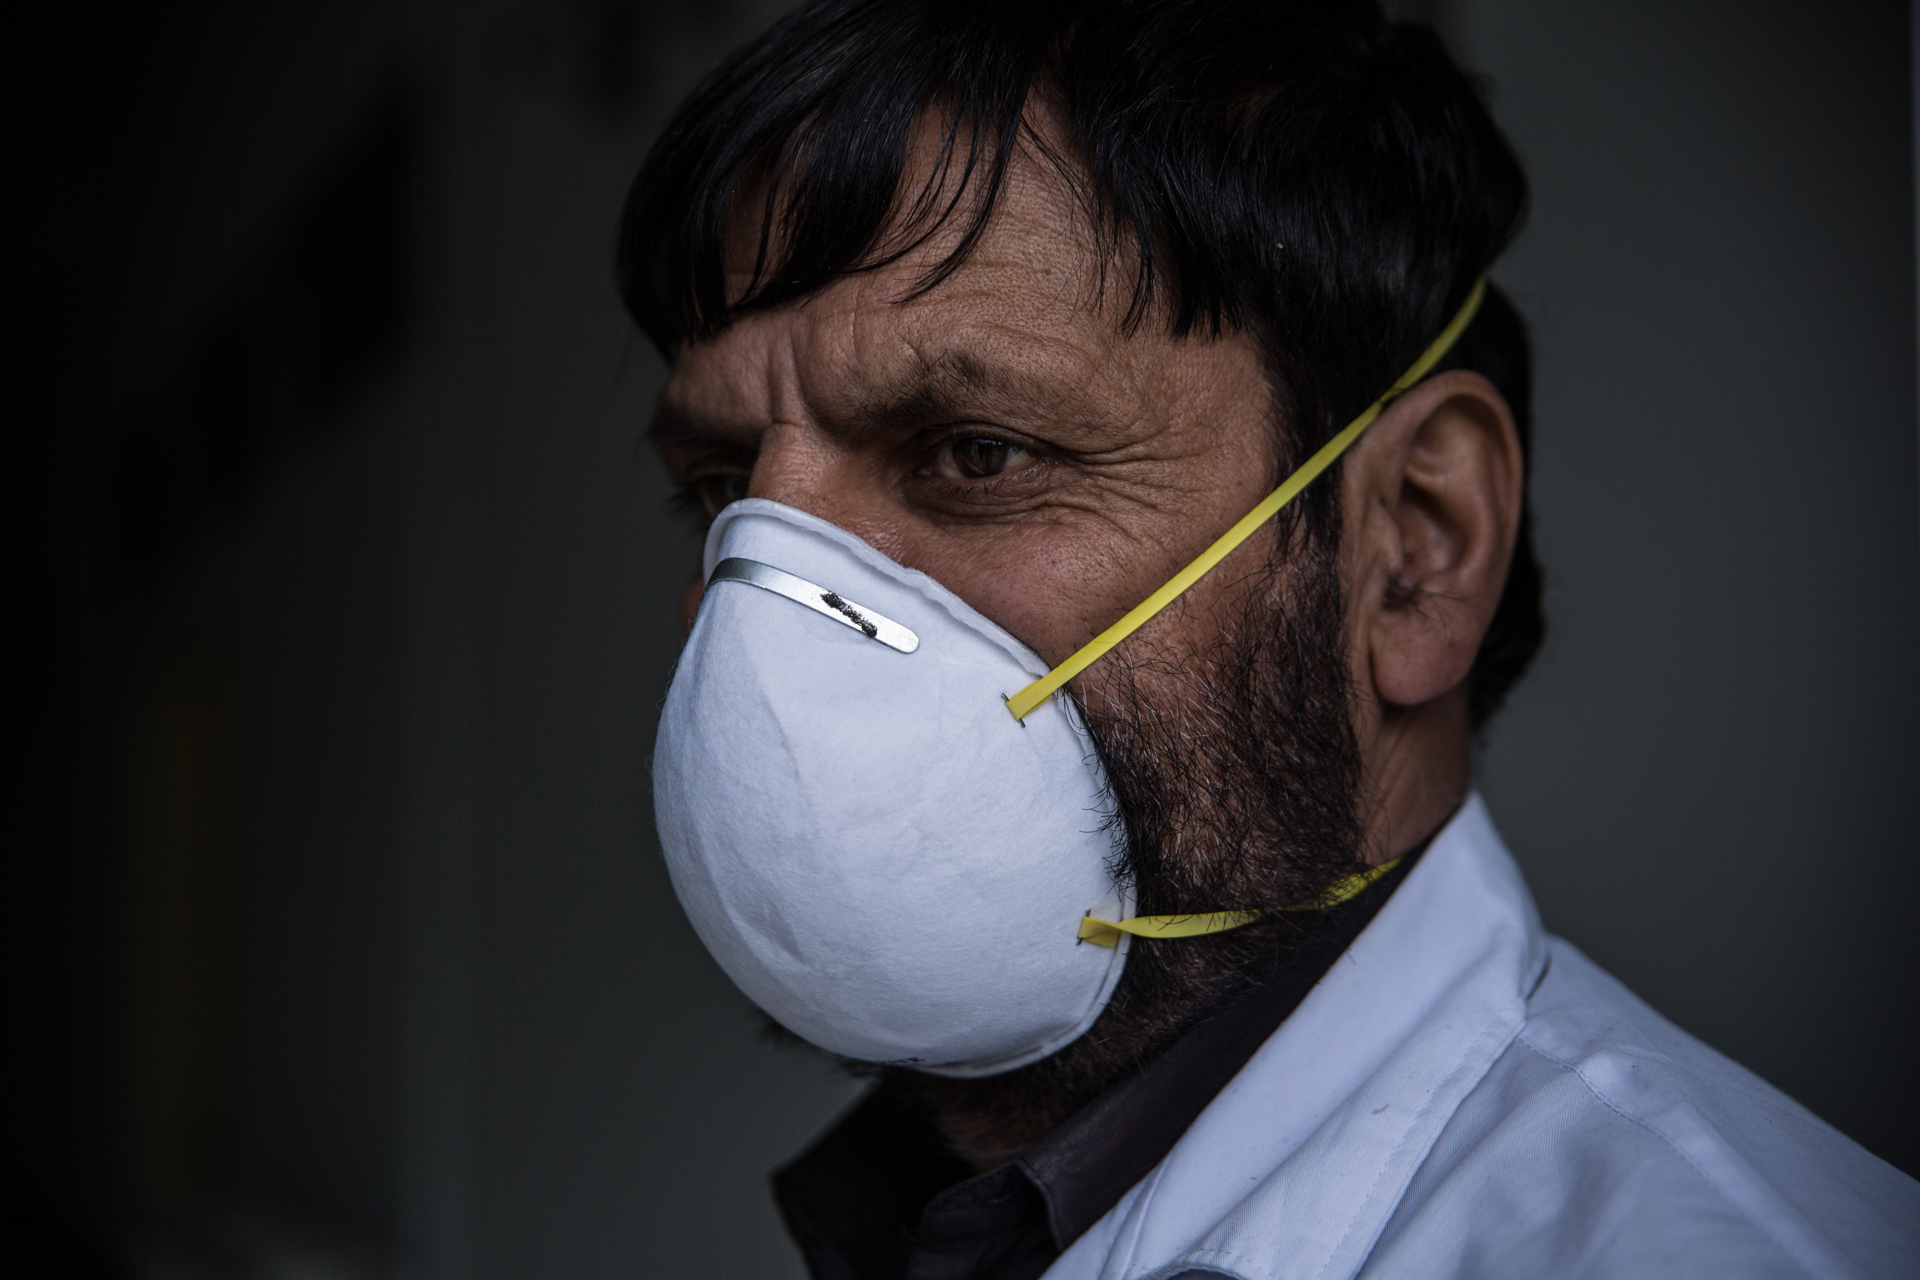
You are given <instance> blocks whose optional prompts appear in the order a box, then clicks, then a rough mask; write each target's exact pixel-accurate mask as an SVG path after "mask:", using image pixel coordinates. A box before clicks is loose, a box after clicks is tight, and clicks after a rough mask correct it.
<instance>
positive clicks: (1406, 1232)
mask: <svg viewBox="0 0 1920 1280" xmlns="http://www.w3.org/2000/svg"><path fill="white" fill-rule="evenodd" d="M1524 203H1525V188H1524V178H1523V176H1522V174H1521V171H1520V168H1519V165H1518V163H1517V161H1516V160H1515V158H1514V156H1513V155H1512V153H1511V151H1510V149H1509V148H1508V147H1507V145H1506V144H1505V142H1504V140H1503V139H1502V138H1501V137H1500V135H1499V133H1498V131H1497V130H1496V129H1495V127H1494V126H1493V124H1492V122H1491V120H1490V119H1489V117H1488V116H1487V113H1486V111H1485V109H1484V107H1483V106H1482V105H1481V103H1480V102H1479V101H1478V99H1477V98H1476V96H1475V94H1474V92H1473V90H1472V87H1471V86H1470V84H1469V83H1468V82H1467V81H1466V80H1465V78H1464V77H1463V76H1462V75H1461V74H1460V72H1459V71H1458V70H1457V69H1456V68H1455V67H1454V66H1453V65H1452V64H1451V62H1450V61H1449V60H1448V58H1447V56H1446V55H1445V53H1444V52H1443V50H1442V49H1441V48H1440V46H1439V45H1438V43H1437V42H1436V41H1435V40H1434V38H1433V37H1432V36H1431V34H1430V33H1427V32H1425V31H1424V30H1422V29H1420V28H1418V27H1412V26H1405V25H1390V24H1388V23H1387V22H1386V21H1385V19H1384V18H1383V17H1382V15H1381V14H1380V12H1379V11H1378V9H1377V8H1376V7H1375V6H1374V5H1372V4H1361V3H1333V2H1320V3H1305V2H1302V3H1281V2H1277V0H1276V2H1269V3H1237V2H1234V0H1211V2H1207V3H1180V2H1178V0H1161V2H1154V0H1142V2H1140V3H1133V4H1118V3H1110V2H1109V3H1059V4H1048V3H1034V2H1031V0H1030V2H1028V3H1022V4H1004V3H987V4H981V3H973V4H965V5H961V4H946V3H936V2H932V0H922V2H919V3H887V4H878V3H846V2H844V0H843V2H838V3H826V4H815V5H811V6H808V7H806V8H804V9H802V10H800V11H799V12H797V13H795V14H794V15H792V16H791V17H789V18H788V19H786V20H785V21H783V22H782V23H780V24H779V25H778V26H776V27H775V28H774V29H773V30H771V31H770V32H768V33H767V34H766V35H765V36H763V37H762V38H760V39H759V40H757V41H755V42H754V43H752V44H750V45H749V46H747V47H746V48H744V49H742V50H741V51H739V52H738V53H737V54H735V55H734V56H733V57H732V58H731V59H730V60H729V61H728V62H727V63H726V64H724V65H723V66H722V67H721V68H719V69H718V70H717V71H716V72H715V73H714V74H713V75H712V76H711V77H710V78H709V79H708V80H707V82H706V83H704V84H703V85H702V86H701V87H700V88H699V89H698V90H696V91H695V93H694V95H693V96H692V97H691V98H690V99H689V101H688V102H687V103H686V104H685V105H684V106H683V107H682V109H681V111H680V113H679V114H678V115H677V117H676V118H675V120H674V121H673V123H672V124H671V125H670V126H669V128H668V130H667V132H666V134H665V135H664V136H663V138H662V140H661V142H660V143H659V144H658V146H657V147H656V148H655V150H654V152H653V154H652V155H651V156H650V157H649V158H648V160H647V162H646V164H645V166H644V167H643V168H642V170H641V172H640V174H639V177H638V178H637V180H636V183H635V187H634V192H633V195H632V197H631V199H630V202H629V206H628V209H627V212H626V216H625V222H624V225H623V228H622V233H621V242H620V243H621V257H620V271H621V280H622V285H623V289H624V293H625V297H626V299H627V302H628V305H629V307H630V309H631V310H632V312H633V313H634V316H635V318H636V319H637V320H638V322H639V323H640V325H641V326H642V328H643V329H644V330H645V331H646V332H647V333H648V335H649V336H650V337H651V338H653V340H654V341H655V342H656V343H657V344H658V345H659V346H660V348H661V349H662V351H663V352H665V353H666V355H667V357H668V359H669V360H670V361H671V363H672V365H673V374H672V378H671V380H670V382H669V385H668V387H667V390H666V392H665V394H664V396H663V399H662V404H661V409H660V413H659V416H658V418H657V420H656V423H655V426H654V437H655V440H656V443H657V444H658V446H659V448H660V449H661V452H662V455H663V456H664V458H665V459H666V462H667V464H668V466H669V468H670V469H671V470H672V472H673V475H674V477H675V479H676V481H677V482H678V483H679V485H680V486H681V488H682V491H683V494H684V495H685V499H686V501H687V503H688V505H689V507H690V508H691V509H692V510H693V511H694V512H696V513H697V514H699V515H700V516H701V517H702V518H703V519H704V520H705V521H706V522H707V523H708V525H709V526H710V528H711V532H710V535H709V538H708V545H707V555H706V562H705V564H704V566H703V573H702V575H701V577H700V578H698V579H696V580H695V582H694V583H693V584H692V585H691V586H690V588H689V591H688V593H687V596H686V599H685V602H684V603H685V611H686V615H687V621H688V625H689V628H690V638H689V644H688V648H687V652H686V654H685V656H684V657H683V659H682V662H681V665H680V668H679V669H678V671H677V672H676V674H675V678H674V682H673V685H672V688H671V690H670V692H669V696H668V702H667V706H666V708H665V710H664V712H663V719H662V729H661V737H660V742H659V745H658V747H657V749H656V759H655V776H656V802H657V803H656V808H657V812H658V818H659V823H660V829H661V837H662V842H663V846H664V848H665V851H666V854H667V857H668V861H669V866H670V869H671V870H672V872H673V876H674V882H675V887H676V890H677V891H678V892H679V894H680V896H681V900H682V902H683V904H684V905H685V906H686V908H687V910H688V913H689V916H690V917H691V918H692V919H693V921H694V923H695V926H696V928H697V929H698V930H699V931H700V933H701V936H702V937H703V939H704V940H705V941H706V942H707V944H708V946H709V947H710V948H711V949H712V950H713V951H714V953H715V955H716V957H717V958H718V959H719V960H720V962H721V964H722V965H723V967H725V968H726V969H727V971H728V972H729V973H730V974H731V975H732V976H733V977H734V978H735V980H736V981H738V982H739V983H740V984H741V985H742V987H743V988H744V989H746V990H747V992H748V994H749V995H751V996H753V998H754V999H755V1000H756V1001H757V1002H759V1003H760V1004H761V1006H762V1008H764V1009H765V1010H766V1011H767V1012H768V1013H769V1014H770V1015H771V1016H772V1017H773V1018H775V1019H776V1020H778V1022H779V1023H780V1024H782V1025H783V1026H785V1027H786V1028H788V1029H789V1030H791V1031H792V1032H794V1033H795V1034H797V1035H799V1036H800V1037H802V1038H804V1039H807V1040H810V1041H811V1042H813V1043H815V1044H817V1045H820V1046H821V1047H823V1048H826V1049H828V1050H829V1051H832V1052H835V1053H838V1054H840V1055H841V1056H842V1057H844V1058H846V1059H847V1060H848V1061H849V1063H850V1064H851V1065H853V1066H854V1067H855V1068H856V1069H858V1070H861V1071H863V1072H866V1073H869V1074H871V1075H872V1076H873V1077H874V1078H875V1083H874V1086H873V1088H872V1089H871V1091H870V1092H869V1094H868V1095H867V1097H866V1098H865V1099H864V1100H863V1101H862V1103H861V1104H860V1105H859V1106H858V1107H856V1109H855V1110H854V1111H853V1112H851V1113H850V1114H849V1115H848V1116H847V1117H845V1118H844V1119H843V1120H842V1121H841V1122H840V1123H839V1124H837V1125H836V1126H835V1127H834V1128H833V1129H832V1130H831V1131H829V1133H827V1134H826V1135H825V1136H823V1137H822V1138H821V1139H820V1141H819V1142H818V1143H817V1144H816V1145H815V1146H814V1147H813V1148H812V1149H811V1150H810V1151H809V1152H807V1153H805V1154H804V1155H802V1156H801V1157H800V1158H799V1159H797V1160H796V1161H795V1162H794V1163H792V1164H791V1165H789V1166H788V1167H787V1168H786V1169H785V1170H783V1171H781V1173H780V1174H779V1175H778V1176H777V1178H776V1193H777V1195H778V1197H779V1199H780V1202H781V1207H782V1210H783V1212H784V1213H785V1215H786V1218H787V1221H788V1224H789V1226H790V1228H791V1230H792V1232H793V1234H794V1236H795V1238H796V1239H797V1241H798V1242H799V1244H800V1246H801V1248H802V1250H803V1252H804V1253H805V1255H806V1257H807V1260H808V1263H809V1265H810V1266H811V1268H812V1269H813V1272H814V1274H815V1275H816V1276H821V1277H860V1278H862V1280H865V1278H867V1277H876V1278H877V1277H898V1276H913V1277H926V1278H930V1277H994V1278H996V1280H998V1278H1002V1277H1032V1276H1038V1275H1040V1274H1042V1273H1043V1272H1044V1273H1046V1274H1048V1275H1051V1276H1059V1277H1081V1276H1086V1277H1093V1276H1102V1277H1106V1276H1113V1277H1119V1276H1129V1277H1131V1276H1148V1275H1152V1276H1175V1275H1231V1276H1243V1277H1256V1276H1258V1277H1272V1276H1281V1275H1288V1276H1292V1275H1299V1276H1349V1275H1360V1274H1364V1275H1369V1276H1400V1275H1407V1276H1412V1275H1430V1274H1436V1273H1438V1274H1475V1275H1479V1274H1492V1275H1515V1276H1519V1275H1527V1276H1535V1275H1548V1274H1552V1275H1558V1274H1594V1275H1617V1274H1630V1273H1631V1274H1676V1275H1678V1274H1686V1275H1696V1274H1724V1275H1743V1276H1744V1275H1819V1276H1827V1275H1833V1276H1842V1275H1849V1276H1850V1275H1877V1274H1912V1273H1913V1272H1914V1270H1915V1269H1916V1267H1920V1186H1916V1184H1914V1183H1913V1182H1912V1181H1911V1180H1909V1179H1906V1178H1905V1177H1903V1176H1902V1175H1900V1174H1899V1173H1898V1172H1896V1171H1894V1170H1892V1169H1891V1168H1889V1167H1888V1166H1886V1165H1885V1164H1883V1163H1881V1162H1879V1161H1877V1160H1876V1159H1874V1158H1873V1157H1872V1156H1870V1155H1868V1154H1867V1153H1865V1152H1864V1151H1862V1150H1860V1149H1859V1148H1858V1147H1856V1146H1854V1145H1853V1144H1851V1143H1850V1142H1848V1141H1847V1140H1846V1139H1845V1138H1843V1137H1841V1136H1840V1135H1838V1134H1837V1133H1835V1132H1834V1131H1832V1130H1831V1129H1829V1128H1827V1127H1826V1126H1825V1125H1823V1124H1822V1123H1821V1122H1820V1121H1819V1120H1817V1119H1816V1118H1814V1117H1813V1116H1811V1115H1810V1114H1808V1113H1807V1112H1805V1111H1804V1110H1802V1109H1800V1108H1798V1107H1797V1106H1795V1105H1794V1104H1793V1103H1792V1102H1791V1101H1790V1100H1788V1099H1787V1098H1785V1097H1784V1096H1782V1095H1780V1094H1779V1093H1778V1092H1776V1091H1774V1090H1772V1089H1770V1088H1769V1087H1768V1086H1766V1085H1765V1084H1764V1083H1763V1082H1761V1081H1759V1080H1757V1079H1756V1078H1754V1077H1753V1076H1751V1075H1749V1074H1748V1073H1746V1072H1744V1071H1743V1070H1741V1069H1740V1068H1739V1067H1737V1066H1735V1065H1734V1064H1732V1063H1729V1062H1727V1061H1726V1060H1725V1059H1722V1058H1720V1057H1718V1056H1717V1055H1715V1054H1714V1053H1713V1052H1712V1051H1711V1050H1709V1049H1707V1048H1706V1047H1704V1046H1702V1045H1700V1044H1698V1043H1697V1042H1695V1041H1693V1040H1691V1039H1689V1038H1688V1037H1687V1036H1685V1035H1684V1033H1682V1032H1680V1031H1678V1030H1677V1029H1675V1028H1673V1027H1672V1026H1670V1025H1668V1024H1666V1023H1665V1022H1663V1021H1662V1020H1661V1019H1660V1018H1659V1017H1658V1016H1657V1015H1655V1014H1654V1013H1652V1012H1651V1011H1650V1010H1649V1009H1647V1008H1646V1007H1645V1006H1644V1005H1642V1004H1640V1003H1639V1002H1638V1001H1637V1000H1636V999H1635V998H1634V997H1633V996H1632V995H1631V994H1630V993H1628V992H1626V991H1625V990H1624V989H1622V988H1620V987H1619V986H1618V985H1617V984H1616V983H1614V982H1613V981H1612V980H1611V979H1610V978H1608V977H1607V976H1606V975H1605V974H1603V973H1601V972H1600V971H1598V970H1597V969H1595V968H1594V967H1593V966H1592V964H1591V963H1590V962H1588V961H1587V960H1586V959H1585V958H1584V957H1582V956H1581V955H1580V954H1579V953H1578V952H1576V951H1574V950H1573V949H1572V948H1571V947H1569V946H1567V945H1566V944H1564V943H1562V942H1559V941H1557V940H1553V939H1549V938H1547V937H1546V936H1545V935H1544V934H1543V933H1542V931H1541V929H1540V926H1539V923H1538V921H1537V919H1536V917H1535V915H1534V911H1533V908H1532V905H1531V902H1530V900H1529V898H1528V897H1527V894H1526V890H1525V888H1524V886H1523V885H1522V884H1521V882H1520V879H1519V876H1518V873H1517V871H1516V870H1515V868H1514V867H1513V865H1512V863H1511V861H1510V859H1509V858H1508V856H1507V854H1506V852H1505V850H1504V849H1503V848H1502V846H1501V844H1500V841H1499V837H1498V835H1497V834H1496V833H1495V832H1494V830H1493V827H1492V825H1491V822H1490V819H1489V817H1488V815H1487V813H1486V811H1485V809H1484V806H1482V805H1481V803H1480V802H1479V801H1478V799H1477V798H1475V797H1474V796H1473V794H1472V791H1471V772H1470V744H1471V740H1472V735H1473V734H1474V733H1475V732H1476V731H1477V730H1479V729H1480V728H1481V727H1482V726H1483V725H1485V724H1486V723H1487V721H1488V719H1489V718H1490V717H1491V716H1492V715H1493V714H1494V712H1495V711H1496V710H1497V709H1498V707H1499V705H1500V702H1501V699H1502V698H1503V697H1504V695H1505V694H1506V692H1507V690H1508V689H1509V688H1510V687H1511V686H1512V684H1513V683H1514V681H1515V680H1517V679H1518V678H1519V676H1520V675H1521V673H1522V672H1523V671H1524V669H1525V667H1526V665H1527V663H1528V661H1529V659H1530V658H1531V657H1532V655H1533V653H1534V651H1535V649H1536V648H1537V647H1538V644H1539V642H1540V638H1541V634H1542V625H1543V624H1542V621H1541V615H1540V571H1539V568H1538V566H1537V564H1536V563H1535V560H1534V557H1533V551H1532V546H1531V540H1530V537H1529V534H1528V514H1527V507H1526V498H1525V472H1526V460H1525V448H1526V438H1527V432H1528V419H1527V414H1528V377H1529V371H1528V370H1529V366H1528V355H1527V351H1526V343H1525V336H1524V327H1523V325H1522V323H1521V321H1520V320H1519V318H1518V316H1517V315H1516V314H1515V313H1514V311H1513V310H1512V308H1511V306H1510V305H1509V304H1508V303H1507V302H1506V300H1505V299H1504V298H1503V297H1501V295H1500V294H1499V293H1498V291H1497V290H1493V289H1490V288H1488V287H1486V286H1485V285H1484V284H1483V283H1482V282H1483V279H1484V274H1485V272H1486V271H1487V269H1488V268H1489V266H1490V265H1491V264H1492V263H1493V261H1494V260H1495V258H1496V257H1497V256H1498V254H1499V253H1500V251H1501V250H1502V249H1503V248H1504V247H1505V246H1506V244H1507V243H1508V242H1509V240H1510V239H1511V238H1512V236H1513V235H1514V233H1515V232H1516V230H1517V228H1518V225H1519V222H1520V219H1521V216H1522V213H1523V209H1524Z"/></svg>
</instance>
